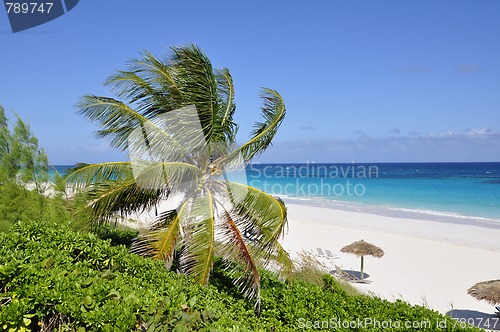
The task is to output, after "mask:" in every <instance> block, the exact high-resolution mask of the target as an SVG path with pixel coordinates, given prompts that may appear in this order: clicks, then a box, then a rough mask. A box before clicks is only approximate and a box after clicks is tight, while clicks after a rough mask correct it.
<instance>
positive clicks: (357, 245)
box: [340, 240, 384, 279]
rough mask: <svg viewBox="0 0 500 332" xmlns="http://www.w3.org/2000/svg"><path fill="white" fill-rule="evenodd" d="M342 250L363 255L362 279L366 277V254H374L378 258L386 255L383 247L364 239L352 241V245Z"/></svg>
mask: <svg viewBox="0 0 500 332" xmlns="http://www.w3.org/2000/svg"><path fill="white" fill-rule="evenodd" d="M340 251H342V252H345V253H349V254H354V255H356V256H360V257H361V279H364V275H363V266H364V256H373V257H377V258H380V257H382V256H384V251H383V250H382V249H381V248H379V247H377V246H375V245H373V244H371V243H368V242H366V241H364V240H361V241H356V242H354V243H351V244H350V245H348V246H345V247H344V248H342V249H340Z"/></svg>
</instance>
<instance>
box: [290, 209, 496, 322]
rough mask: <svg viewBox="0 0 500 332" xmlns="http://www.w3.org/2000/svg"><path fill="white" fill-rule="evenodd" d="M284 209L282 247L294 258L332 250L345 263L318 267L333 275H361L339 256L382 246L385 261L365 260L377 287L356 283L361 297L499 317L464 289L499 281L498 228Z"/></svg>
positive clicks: (353, 260) (356, 263) (355, 261)
mask: <svg viewBox="0 0 500 332" xmlns="http://www.w3.org/2000/svg"><path fill="white" fill-rule="evenodd" d="M286 203H287V207H288V216H289V231H288V234H287V235H286V236H285V238H284V240H283V245H284V247H285V248H286V249H287V250H288V251H289V252H290V254H291V255H292V256H294V255H296V253H297V252H300V251H301V250H306V251H311V252H314V253H316V248H323V249H329V250H331V251H332V252H333V253H334V254H337V255H338V256H340V257H339V258H337V259H335V260H328V259H321V262H323V263H324V264H326V265H327V266H331V267H332V269H334V265H339V266H341V267H342V268H343V269H344V270H354V271H359V270H360V259H359V258H358V257H356V256H354V255H350V254H344V253H341V252H340V249H341V248H342V247H343V246H345V245H347V244H350V243H352V242H354V241H357V240H361V239H364V240H365V241H367V242H370V243H373V244H375V245H377V246H379V247H381V248H382V249H383V250H384V251H385V255H384V257H382V258H374V257H366V258H365V273H367V274H368V275H369V276H368V279H369V280H371V281H372V282H371V283H370V284H356V287H357V288H359V289H360V290H362V291H363V292H366V293H371V294H374V295H376V296H379V297H381V298H385V299H388V300H396V299H403V300H405V301H407V302H409V303H411V304H418V305H424V306H427V307H430V308H432V309H435V310H437V311H439V312H441V313H447V312H449V311H450V310H454V311H455V312H457V311H461V310H468V311H473V312H480V313H484V314H491V313H493V312H494V307H493V306H491V305H489V304H487V303H485V302H481V301H477V300H476V299H474V298H473V297H471V296H470V295H468V294H467V289H468V288H469V287H471V286H472V285H474V284H475V283H477V282H480V281H485V280H491V279H499V278H500V264H498V262H500V241H499V240H498V239H500V227H498V226H495V225H486V224H485V225H483V224H481V223H478V224H477V225H474V224H470V223H458V224H457V223H452V222H442V221H433V220H427V219H424V218H422V219H413V218H404V217H401V216H393V217H391V216H388V215H377V214H371V213H365V212H357V211H346V210H340V209H335V208H331V207H319V206H310V205H308V203H302V202H299V203H298V202H296V201H293V200H292V201H286ZM481 225H482V226H481ZM483 226H485V227H483Z"/></svg>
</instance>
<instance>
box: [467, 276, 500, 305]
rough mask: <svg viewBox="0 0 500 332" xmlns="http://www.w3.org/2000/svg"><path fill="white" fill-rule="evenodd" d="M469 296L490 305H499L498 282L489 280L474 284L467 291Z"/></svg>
mask: <svg viewBox="0 0 500 332" xmlns="http://www.w3.org/2000/svg"><path fill="white" fill-rule="evenodd" d="M467 293H469V295H471V296H473V297H475V298H476V299H478V300H484V301H486V302H488V303H490V304H493V305H495V304H497V303H500V280H489V281H483V282H480V283H477V284H475V285H474V286H472V287H471V288H469V290H468V291H467Z"/></svg>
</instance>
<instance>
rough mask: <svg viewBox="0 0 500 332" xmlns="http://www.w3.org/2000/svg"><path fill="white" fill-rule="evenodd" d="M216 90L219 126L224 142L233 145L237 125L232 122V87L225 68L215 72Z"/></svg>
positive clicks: (233, 105) (233, 111) (234, 108)
mask: <svg viewBox="0 0 500 332" xmlns="http://www.w3.org/2000/svg"><path fill="white" fill-rule="evenodd" d="M216 78H217V89H218V91H219V100H220V103H221V110H222V111H223V113H222V112H220V115H219V117H220V119H219V121H220V124H221V130H222V133H223V134H224V136H225V139H226V140H225V141H226V142H228V143H235V138H236V133H237V131H238V125H237V124H236V123H234V122H233V115H234V113H235V111H236V105H235V104H234V85H233V78H232V76H231V73H230V72H229V70H228V69H227V68H223V69H221V70H217V71H216Z"/></svg>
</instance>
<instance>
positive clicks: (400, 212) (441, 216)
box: [277, 195, 500, 229]
mask: <svg viewBox="0 0 500 332" xmlns="http://www.w3.org/2000/svg"><path fill="white" fill-rule="evenodd" d="M277 196H278V197H280V198H281V199H282V200H283V201H284V202H285V203H289V204H297V205H307V206H314V207H322V208H329V209H333V210H342V211H349V212H361V213H368V214H374V215H379V216H384V217H390V218H403V219H418V220H428V221H433V222H444V223H450V224H463V225H472V226H478V227H486V228H494V229H500V219H493V218H486V217H478V216H467V215H461V214H458V213H455V212H449V211H437V210H422V209H411V208H403V207H392V206H387V205H373V204H367V203H361V202H354V201H343V200H331V199H327V198H321V197H315V198H305V197H291V196H286V195H277Z"/></svg>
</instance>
